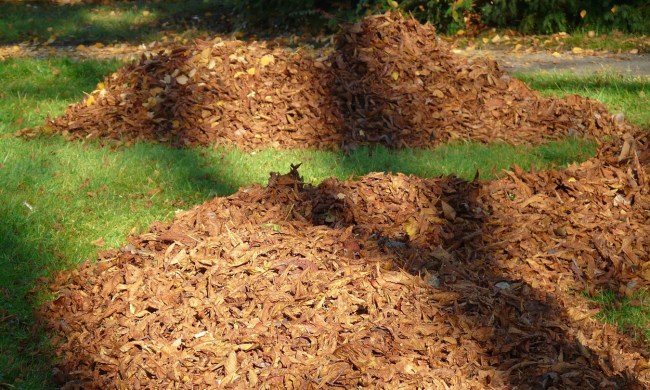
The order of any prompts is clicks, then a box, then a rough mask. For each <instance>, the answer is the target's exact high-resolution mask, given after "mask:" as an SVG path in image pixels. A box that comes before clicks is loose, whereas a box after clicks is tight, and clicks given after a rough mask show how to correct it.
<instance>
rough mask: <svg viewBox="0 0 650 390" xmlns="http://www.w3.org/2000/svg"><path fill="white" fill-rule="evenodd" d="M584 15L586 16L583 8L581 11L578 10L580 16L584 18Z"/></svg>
mask: <svg viewBox="0 0 650 390" xmlns="http://www.w3.org/2000/svg"><path fill="white" fill-rule="evenodd" d="M585 16H587V10H584V9H583V10H582V11H580V17H581V18H583V19H584V18H585Z"/></svg>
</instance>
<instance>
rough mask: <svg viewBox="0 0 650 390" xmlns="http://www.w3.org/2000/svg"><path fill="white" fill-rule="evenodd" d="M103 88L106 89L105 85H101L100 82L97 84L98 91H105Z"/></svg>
mask: <svg viewBox="0 0 650 390" xmlns="http://www.w3.org/2000/svg"><path fill="white" fill-rule="evenodd" d="M105 88H106V85H104V83H101V82H100V83H98V84H97V89H98V90H100V91H101V90H102V89H105Z"/></svg>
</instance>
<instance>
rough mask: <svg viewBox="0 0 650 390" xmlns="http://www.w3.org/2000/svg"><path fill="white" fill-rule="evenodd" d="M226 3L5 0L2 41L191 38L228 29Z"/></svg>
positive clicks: (207, 0)
mask: <svg viewBox="0 0 650 390" xmlns="http://www.w3.org/2000/svg"><path fill="white" fill-rule="evenodd" d="M220 7H221V2H216V1H212V0H186V1H179V0H177V1H151V0H148V1H145V0H139V1H131V2H112V1H111V2H108V3H107V4H104V5H101V4H75V5H56V4H49V3H45V2H39V3H36V4H28V5H25V4H24V3H22V4H21V3H12V2H2V3H0V43H3V44H10V43H19V42H25V41H33V40H37V41H38V42H41V43H43V42H46V41H48V40H49V39H50V38H51V37H52V36H55V37H56V39H55V41H54V42H53V43H54V44H92V43H96V42H101V43H104V44H106V43H114V42H124V41H129V42H141V41H152V40H157V39H161V38H162V37H163V36H166V35H169V34H172V35H176V34H180V35H182V36H186V37H190V36H196V35H198V34H200V33H204V32H215V29H217V30H218V29H222V27H221V26H220V23H219V22H220V19H219V18H218V17H217V15H216V14H218V11H219V8H220Z"/></svg>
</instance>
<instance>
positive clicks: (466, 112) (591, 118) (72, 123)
mask: <svg viewBox="0 0 650 390" xmlns="http://www.w3.org/2000/svg"><path fill="white" fill-rule="evenodd" d="M335 42H336V43H335V45H334V48H333V49H329V50H324V51H320V52H314V51H305V50H290V49H286V48H281V47H277V45H275V44H274V42H268V43H266V42H263V43H257V42H252V43H244V42H241V41H224V40H221V39H215V40H214V41H198V42H196V43H195V44H193V45H189V46H188V45H185V46H180V47H177V48H174V49H165V50H163V51H161V52H160V53H159V54H155V55H150V54H148V55H146V56H145V55H143V57H142V59H141V60H140V61H139V62H137V63H133V64H131V65H129V66H126V67H123V68H122V69H120V70H119V71H118V72H117V73H115V74H113V75H112V76H109V77H108V78H107V79H106V80H104V81H103V82H102V83H100V84H99V85H98V87H97V90H95V91H93V92H92V93H90V94H89V95H88V96H87V98H86V99H84V101H82V102H80V103H77V104H74V105H72V106H70V107H69V109H68V110H67V111H66V113H65V114H64V115H63V116H62V117H59V118H56V119H54V120H52V121H49V122H48V123H47V124H46V125H45V126H44V130H45V131H48V132H49V131H56V132H63V133H65V134H68V135H69V136H70V137H73V138H98V137H109V138H114V139H120V140H134V139H149V140H157V141H160V142H168V143H172V144H176V145H181V146H184V145H210V144H228V145H237V146H239V147H240V148H243V149H248V150H250V149H259V148H262V147H270V146H273V147H283V148H295V147H300V148H303V147H315V148H339V147H341V146H342V147H344V148H353V147H355V146H357V145H360V144H376V143H381V144H384V145H387V146H390V147H403V146H409V147H428V146H432V145H437V144H440V143H444V142H446V141H448V140H449V139H472V140H477V141H481V142H489V141H495V140H505V141H507V142H511V143H539V142H543V141H547V140H550V139H559V138H562V137H565V136H567V135H570V136H584V135H586V136H594V137H597V138H601V137H602V136H604V135H611V134H621V129H619V127H621V126H624V125H623V124H617V123H615V121H612V118H611V115H610V114H608V113H607V111H606V109H605V108H604V106H603V105H602V104H600V103H598V102H595V101H592V100H588V99H584V98H581V97H577V96H569V97H567V98H564V99H555V98H544V97H541V96H540V95H539V94H538V93H537V92H534V91H532V90H530V89H529V88H528V87H527V86H526V85H525V84H523V83H522V82H520V81H518V80H515V79H512V78H511V77H510V76H508V75H507V74H506V73H504V72H502V71H500V70H499V68H498V66H497V64H496V63H495V62H493V61H484V60H477V61H468V60H466V59H464V58H461V57H457V56H454V55H452V54H451V52H450V51H449V49H448V47H447V46H446V45H445V44H444V43H443V42H440V41H439V40H438V39H437V37H436V34H435V30H434V28H433V27H432V26H430V25H424V26H423V25H420V24H419V23H418V22H417V21H415V20H404V19H402V18H401V17H399V16H395V15H391V14H387V15H380V16H374V17H369V18H366V19H364V20H363V21H361V22H359V23H357V24H354V25H352V26H349V27H348V28H347V29H345V30H344V31H343V32H341V33H340V34H339V35H338V36H337V37H336V39H335Z"/></svg>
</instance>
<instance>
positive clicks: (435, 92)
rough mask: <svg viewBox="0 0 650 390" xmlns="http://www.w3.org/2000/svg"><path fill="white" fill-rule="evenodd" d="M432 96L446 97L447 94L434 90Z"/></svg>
mask: <svg viewBox="0 0 650 390" xmlns="http://www.w3.org/2000/svg"><path fill="white" fill-rule="evenodd" d="M431 94H432V95H433V96H435V97H437V98H443V97H445V94H444V93H443V92H442V91H441V90H439V89H434V90H433V92H431Z"/></svg>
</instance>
